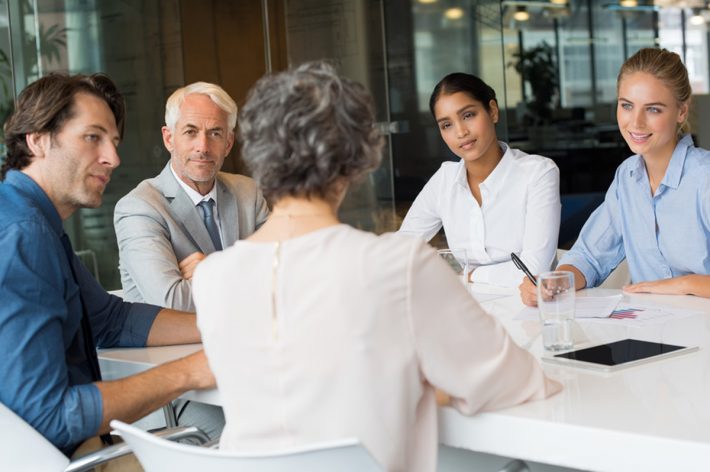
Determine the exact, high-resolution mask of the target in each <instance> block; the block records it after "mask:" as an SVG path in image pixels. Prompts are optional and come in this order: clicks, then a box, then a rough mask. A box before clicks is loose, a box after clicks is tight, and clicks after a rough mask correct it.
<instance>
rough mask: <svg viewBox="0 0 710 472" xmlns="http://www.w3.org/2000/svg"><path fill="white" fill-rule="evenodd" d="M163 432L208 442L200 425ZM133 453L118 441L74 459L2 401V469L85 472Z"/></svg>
mask: <svg viewBox="0 0 710 472" xmlns="http://www.w3.org/2000/svg"><path fill="white" fill-rule="evenodd" d="M159 434H161V436H162V437H166V438H170V439H182V438H186V437H189V438H196V439H198V440H202V441H207V437H206V436H205V435H204V433H202V432H201V431H200V430H198V429H197V428H175V429H173V430H169V431H168V430H166V431H161V432H160V433H159ZM130 452H131V450H130V448H129V446H128V445H127V444H117V445H114V446H109V447H106V448H104V449H101V450H99V451H96V452H93V453H91V454H87V455H85V456H83V457H80V458H78V459H75V460H74V461H70V460H69V459H68V458H67V457H66V456H65V455H64V454H63V453H62V452H61V451H60V450H59V449H57V448H56V447H54V445H53V444H52V443H50V442H49V441H48V440H47V439H46V438H45V437H44V436H42V435H41V434H40V433H38V432H37V431H36V430H35V429H34V428H33V427H32V426H30V425H29V424H27V423H26V422H25V420H23V419H22V418H20V417H19V416H17V414H15V412H13V411H12V410H10V409H9V408H8V407H7V406H5V405H3V404H2V403H0V465H2V470H37V471H40V470H41V471H43V472H45V471H46V472H60V471H64V472H81V471H85V470H90V469H92V468H94V467H95V466H97V465H99V464H103V463H104V462H108V461H111V460H113V459H117V458H119V457H121V456H125V455H126V454H129V453H130Z"/></svg>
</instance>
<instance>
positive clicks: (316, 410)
mask: <svg viewBox="0 0 710 472" xmlns="http://www.w3.org/2000/svg"><path fill="white" fill-rule="evenodd" d="M193 296H194V300H195V305H196V306H197V320H198V326H199V328H200V331H201V333H202V340H203V343H204V348H205V351H206V353H207V357H208V359H209V364H210V367H211V368H212V371H213V372H214V375H215V377H216V379H217V385H218V388H219V391H220V396H221V398H222V400H223V406H224V413H225V417H226V426H225V428H224V432H223V434H222V438H221V443H220V447H221V448H222V449H224V450H235V451H263V450H274V449H281V448H287V447H294V446H299V445H305V444H309V443H313V442H320V441H326V440H334V439H340V438H345V437H357V438H359V439H360V441H361V442H362V443H363V444H364V446H365V447H366V448H367V449H368V450H369V451H370V452H371V453H372V454H373V456H374V457H375V458H376V460H377V461H378V462H379V463H380V464H381V465H382V466H383V467H384V468H385V469H386V470H389V471H433V470H435V468H436V453H437V443H438V441H437V405H436V400H435V392H434V387H438V388H440V389H442V390H444V391H446V392H448V393H449V394H450V395H451V396H452V398H453V403H454V405H455V406H456V408H458V409H459V410H460V411H462V412H463V413H465V414H474V413H476V412H477V411H480V410H492V409H496V408H502V407H506V406H509V405H514V404H517V403H521V402H525V401H527V400H533V399H541V398H544V397H545V396H546V395H547V394H550V393H554V391H556V389H557V388H558V387H557V384H555V383H554V382H551V381H549V380H547V379H546V377H545V376H544V374H543V372H542V370H541V368H540V366H539V365H538V363H537V361H536V360H535V359H534V358H533V357H532V356H531V355H530V354H529V353H528V352H527V351H525V350H523V349H521V348H519V347H518V346H517V345H516V344H515V342H513V341H512V340H511V338H510V337H509V336H508V334H507V333H506V331H505V330H504V329H503V328H502V327H501V325H500V324H499V323H498V322H497V321H496V320H495V319H494V318H493V317H491V316H489V315H488V314H486V313H485V312H484V311H483V310H482V309H481V308H480V307H479V306H478V304H477V303H476V302H475V300H474V299H473V298H472V297H471V296H470V295H469V293H468V292H467V291H466V289H465V287H464V286H463V285H462V284H461V282H460V281H459V279H458V278H457V277H456V275H455V274H454V272H453V271H452V270H451V269H450V268H449V267H448V266H447V265H446V264H445V263H444V262H443V261H442V260H440V258H439V257H438V256H437V255H436V252H434V251H433V250H432V249H431V248H429V247H427V245H426V244H425V243H423V242H421V241H419V240H417V239H415V238H402V237H399V236H397V235H393V234H389V235H385V236H379V237H378V236H375V235H373V234H370V233H366V232H363V231H359V230H356V229H353V228H351V227H349V226H346V225H336V226H332V227H328V228H325V229H321V230H318V231H314V232H312V233H309V234H307V235H304V236H300V237H297V238H294V239H290V240H286V241H283V242H281V243H264V242H251V241H237V242H236V243H235V245H234V246H232V247H231V248H229V249H226V250H225V251H222V252H219V253H214V254H212V255H210V256H209V257H207V259H205V260H204V261H203V262H201V263H200V265H199V266H198V268H197V270H196V273H195V277H194V282H193Z"/></svg>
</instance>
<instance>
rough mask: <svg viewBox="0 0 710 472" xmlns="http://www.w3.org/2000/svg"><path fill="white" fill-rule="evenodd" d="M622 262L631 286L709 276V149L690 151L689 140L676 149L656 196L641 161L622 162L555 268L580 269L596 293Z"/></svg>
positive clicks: (634, 158)
mask: <svg viewBox="0 0 710 472" xmlns="http://www.w3.org/2000/svg"><path fill="white" fill-rule="evenodd" d="M624 258H626V260H627V261H628V264H629V272H630V273H631V281H632V282H634V283H638V282H645V281H650V280H659V279H668V278H671V277H678V276H681V275H685V274H710V151H706V150H705V149H701V148H696V147H695V146H693V140H692V138H691V137H690V136H689V135H686V136H684V137H683V138H682V139H681V140H680V141H679V142H678V144H677V145H676V147H675V150H674V151H673V155H672V156H671V161H670V163H669V164H668V169H666V175H665V176H664V177H663V181H662V182H661V183H660V185H659V186H658V188H657V189H656V193H655V195H651V186H650V184H649V181H648V174H647V172H646V165H645V164H644V161H643V158H642V157H641V156H640V155H635V156H631V157H629V158H628V159H626V160H625V161H624V162H622V163H621V165H620V166H619V167H618V168H617V169H616V175H615V176H614V181H613V182H612V183H611V186H610V187H609V190H608V191H607V193H606V197H605V199H604V202H603V203H602V204H601V205H600V206H599V208H597V209H596V210H595V211H594V213H592V215H591V216H590V217H589V219H588V220H587V222H586V223H585V225H584V227H583V228H582V231H581V233H580V235H579V239H577V242H576V243H575V244H574V246H573V247H572V249H571V250H570V251H569V252H568V253H567V254H565V255H564V256H563V257H562V259H561V260H560V264H571V265H573V266H575V267H576V268H578V269H579V270H580V271H581V272H582V273H583V274H584V277H585V278H586V279H587V287H594V286H596V285H599V284H601V283H602V282H603V281H604V279H606V278H607V276H608V275H609V273H610V272H611V271H612V270H614V268H616V266H617V265H619V263H620V262H621V261H622V260H623V259H624Z"/></svg>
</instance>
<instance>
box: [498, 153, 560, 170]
mask: <svg viewBox="0 0 710 472" xmlns="http://www.w3.org/2000/svg"><path fill="white" fill-rule="evenodd" d="M508 155H509V156H510V159H511V161H513V162H514V163H515V165H517V166H520V167H523V168H525V169H526V172H527V171H536V170H537V171H539V172H547V171H549V170H550V169H557V164H555V161H553V160H552V159H550V158H549V157H545V156H542V155H540V154H528V153H527V152H525V151H522V150H520V149H516V148H512V147H508Z"/></svg>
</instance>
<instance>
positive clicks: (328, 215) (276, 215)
mask: <svg viewBox="0 0 710 472" xmlns="http://www.w3.org/2000/svg"><path fill="white" fill-rule="evenodd" d="M269 216H270V217H271V218H289V219H291V218H332V217H333V216H334V215H333V214H332V213H301V214H299V213H282V214H279V213H271V215H269Z"/></svg>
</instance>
